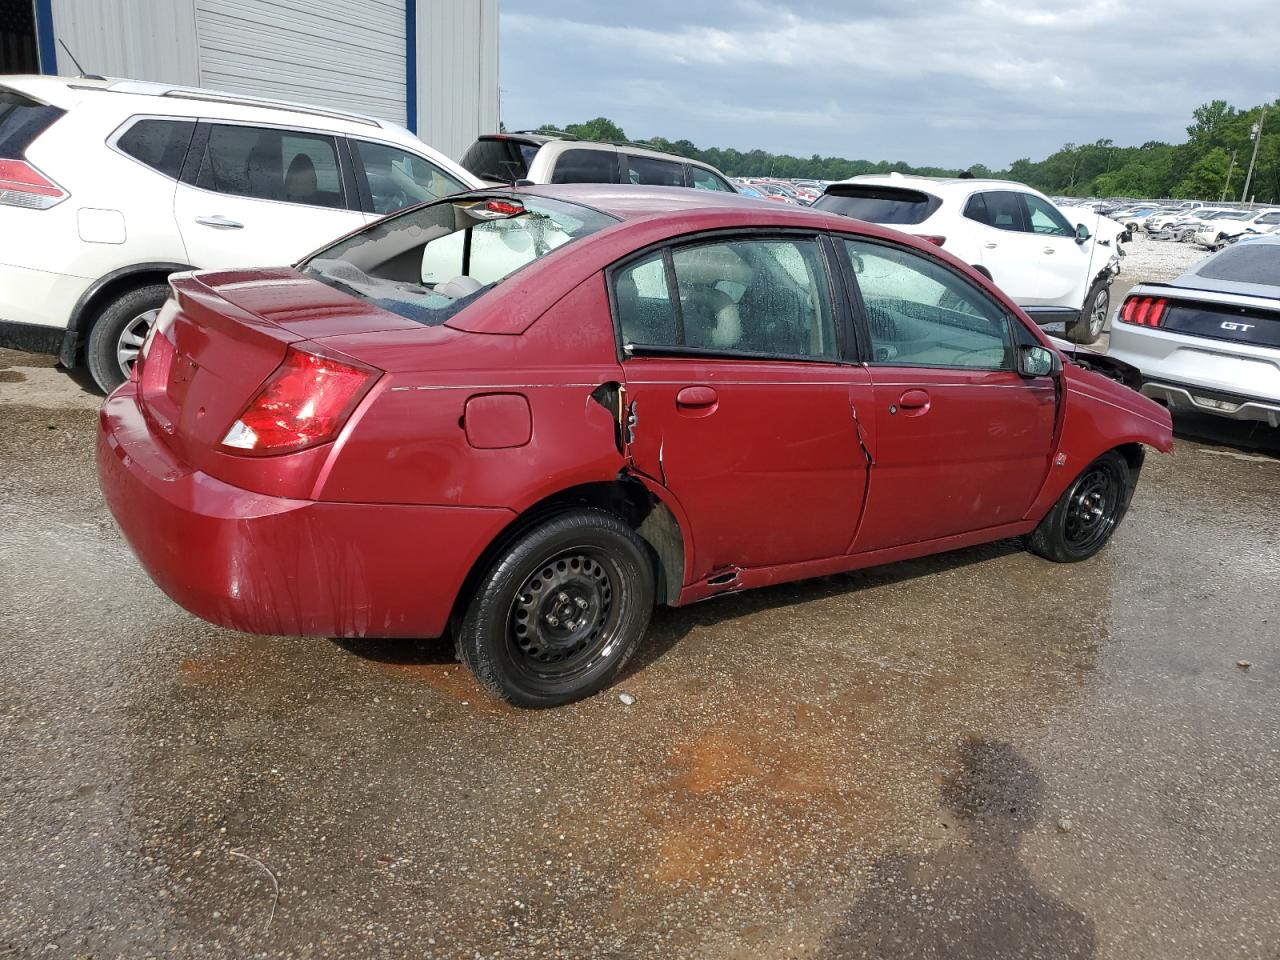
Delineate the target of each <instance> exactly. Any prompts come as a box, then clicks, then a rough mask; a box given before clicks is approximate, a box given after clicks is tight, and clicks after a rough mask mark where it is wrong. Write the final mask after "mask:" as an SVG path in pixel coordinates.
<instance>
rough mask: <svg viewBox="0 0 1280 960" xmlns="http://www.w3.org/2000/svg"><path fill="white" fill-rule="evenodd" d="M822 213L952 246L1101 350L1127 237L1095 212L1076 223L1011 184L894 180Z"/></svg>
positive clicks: (848, 183)
mask: <svg viewBox="0 0 1280 960" xmlns="http://www.w3.org/2000/svg"><path fill="white" fill-rule="evenodd" d="M813 206H814V208H815V209H818V210H828V211H831V212H833V213H841V214H844V215H845V216H849V217H853V218H855V219H858V220H867V221H869V222H871V223H879V224H883V225H885V226H888V227H893V228H894V229H895V230H901V231H902V232H903V233H909V234H912V235H914V236H917V237H922V238H924V239H927V240H931V241H932V242H934V243H936V244H938V245H939V246H942V247H944V248H945V249H946V250H948V251H949V252H951V253H953V254H954V255H955V256H957V257H959V258H960V259H961V260H963V261H965V263H968V264H970V265H971V266H972V267H973V268H974V269H975V270H977V271H978V272H980V273H982V274H985V275H986V276H987V277H989V278H991V279H992V280H993V281H994V282H995V283H996V285H997V286H999V287H1000V288H1001V289H1003V290H1004V291H1005V292H1006V293H1007V294H1009V296H1010V297H1012V298H1013V300H1014V301H1015V302H1017V304H1018V305H1019V306H1021V307H1022V308H1023V309H1025V310H1026V311H1027V312H1028V314H1030V315H1031V317H1032V318H1033V319H1035V320H1036V322H1038V323H1055V322H1059V323H1065V324H1066V327H1067V337H1068V338H1069V339H1071V340H1074V341H1075V342H1077V343H1093V342H1094V341H1096V340H1097V339H1098V337H1099V336H1101V334H1102V331H1103V328H1104V326H1105V324H1106V321H1107V313H1108V309H1109V307H1110V304H1111V293H1110V289H1111V281H1112V279H1113V278H1114V277H1115V275H1116V274H1117V273H1119V272H1120V257H1121V256H1123V255H1124V251H1123V250H1121V248H1120V240H1121V235H1122V234H1123V233H1124V228H1123V227H1122V226H1121V225H1120V224H1118V223H1116V222H1115V221H1113V220H1109V219H1107V218H1106V217H1103V216H1101V215H1099V214H1097V213H1094V212H1092V211H1086V210H1084V209H1076V210H1073V211H1072V216H1071V218H1070V219H1068V217H1067V216H1066V215H1065V214H1064V213H1063V212H1062V211H1061V210H1059V209H1058V207H1057V206H1055V205H1054V203H1053V202H1052V201H1051V200H1050V199H1049V198H1048V197H1046V196H1045V195H1044V194H1042V193H1039V192H1037V191H1035V190H1033V189H1031V188H1030V187H1028V186H1026V185H1025V184H1021V183H1014V182H1012V181H1009V180H977V179H973V178H963V177H961V178H955V179H938V178H933V177H914V176H904V175H902V174H898V173H892V174H889V175H888V176H878V175H877V176H862V177H854V178H853V179H851V180H844V181H841V182H840V183H833V184H831V185H830V186H828V187H827V189H826V192H825V193H824V194H823V195H822V196H821V197H819V198H818V199H817V201H815V202H814V204H813Z"/></svg>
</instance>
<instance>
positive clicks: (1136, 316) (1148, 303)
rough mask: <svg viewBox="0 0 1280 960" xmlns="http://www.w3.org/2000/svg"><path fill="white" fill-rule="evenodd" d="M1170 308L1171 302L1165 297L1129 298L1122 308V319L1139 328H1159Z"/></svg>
mask: <svg viewBox="0 0 1280 960" xmlns="http://www.w3.org/2000/svg"><path fill="white" fill-rule="evenodd" d="M1168 308H1169V301H1168V300H1166V299H1164V297H1129V298H1128V299H1127V300H1125V302H1124V306H1122V307H1121V308H1120V319H1121V321H1122V322H1124V323H1132V324H1136V325H1137V326H1139V327H1158V326H1160V324H1161V322H1163V320H1164V313H1165V311H1166V310H1167V309H1168Z"/></svg>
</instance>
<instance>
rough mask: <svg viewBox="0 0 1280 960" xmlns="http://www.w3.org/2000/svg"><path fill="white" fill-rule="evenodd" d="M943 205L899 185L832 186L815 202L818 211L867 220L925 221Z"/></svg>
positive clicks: (924, 194) (888, 221)
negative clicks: (827, 211)
mask: <svg viewBox="0 0 1280 960" xmlns="http://www.w3.org/2000/svg"><path fill="white" fill-rule="evenodd" d="M941 205H942V201H941V200H940V199H938V198H937V197H933V196H930V195H929V194H927V193H921V192H920V191H919V190H903V189H901V188H896V187H870V186H868V187H853V186H832V187H828V188H827V192H826V193H824V194H823V195H822V196H820V197H819V198H818V199H817V200H815V201H813V207H814V209H815V210H829V211H831V212H832V213H839V214H841V215H843V216H846V217H853V218H854V219H855V220H865V221H867V222H868V223H898V224H912V223H924V222H925V221H926V220H928V219H929V217H930V216H932V214H933V212H934V211H935V210H937V209H938V207H939V206H941Z"/></svg>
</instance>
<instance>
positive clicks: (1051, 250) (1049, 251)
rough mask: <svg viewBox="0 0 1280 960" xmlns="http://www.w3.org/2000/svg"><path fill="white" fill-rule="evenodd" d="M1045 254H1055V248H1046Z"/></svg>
mask: <svg viewBox="0 0 1280 960" xmlns="http://www.w3.org/2000/svg"><path fill="white" fill-rule="evenodd" d="M1044 252H1045V253H1053V252H1054V250H1053V247H1045V248H1044Z"/></svg>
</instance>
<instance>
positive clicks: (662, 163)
mask: <svg viewBox="0 0 1280 960" xmlns="http://www.w3.org/2000/svg"><path fill="white" fill-rule="evenodd" d="M626 164H627V172H626V176H625V178H624V179H623V182H624V183H638V184H643V185H646V186H650V187H683V186H684V164H681V163H673V162H672V161H670V160H658V159H656V158H654V157H635V156H630V155H628V156H627V158H626Z"/></svg>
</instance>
